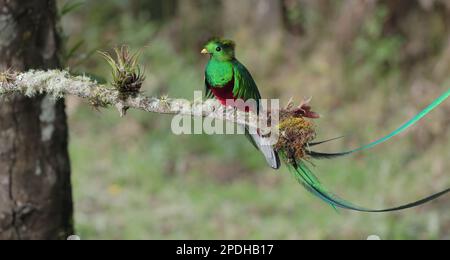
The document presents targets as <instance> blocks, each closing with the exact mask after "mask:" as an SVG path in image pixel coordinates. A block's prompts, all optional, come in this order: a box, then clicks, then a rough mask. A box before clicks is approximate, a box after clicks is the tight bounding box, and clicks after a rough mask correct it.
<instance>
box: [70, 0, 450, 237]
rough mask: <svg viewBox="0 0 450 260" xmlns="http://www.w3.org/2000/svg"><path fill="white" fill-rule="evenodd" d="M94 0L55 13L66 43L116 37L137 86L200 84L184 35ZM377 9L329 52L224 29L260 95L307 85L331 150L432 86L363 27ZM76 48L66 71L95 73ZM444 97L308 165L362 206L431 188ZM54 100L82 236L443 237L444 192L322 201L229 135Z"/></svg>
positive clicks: (198, 60) (379, 124) (438, 159)
mask: <svg viewBox="0 0 450 260" xmlns="http://www.w3.org/2000/svg"><path fill="white" fill-rule="evenodd" d="M119 2H120V3H119ZM108 3H109V4H108V5H103V4H99V3H94V2H89V3H87V4H86V5H87V6H86V7H84V8H85V9H84V12H80V13H76V14H72V15H70V16H68V17H66V18H65V19H64V24H65V25H64V28H65V31H66V32H67V33H68V35H69V40H68V44H69V45H70V44H71V43H75V42H77V40H79V38H83V39H85V40H86V45H85V46H83V51H84V53H88V52H89V50H91V49H98V48H100V49H103V50H108V49H111V48H112V47H115V46H117V45H120V44H122V43H127V44H129V45H131V46H132V47H135V48H143V58H142V59H143V63H144V64H145V66H146V68H147V79H148V80H147V81H146V83H145V84H146V86H145V89H144V91H145V93H146V94H148V95H165V94H168V95H169V96H171V97H185V98H188V99H192V98H193V91H194V90H202V89H203V83H202V82H203V66H204V64H205V63H206V60H205V58H204V57H200V55H198V51H199V49H196V48H195V47H192V46H197V45H198V43H197V42H194V43H193V44H192V46H190V45H189V46H185V47H183V46H181V47H180V46H179V45H178V44H176V43H174V41H175V40H174V38H175V39H176V36H173V35H172V34H171V30H172V29H171V26H170V25H160V24H156V23H153V22H149V21H148V20H145V19H142V18H140V17H133V15H132V14H130V13H129V12H128V11H127V10H128V9H127V5H126V4H123V3H122V1H108ZM382 15H383V10H380V12H377V13H376V14H375V17H374V18H373V19H369V20H368V24H367V26H366V30H363V32H366V33H362V34H361V35H360V37H359V38H358V39H356V40H355V44H356V45H357V47H356V48H355V49H354V50H353V51H352V52H351V53H348V54H346V55H345V56H344V57H343V58H342V57H340V56H338V55H337V53H336V51H335V49H334V48H332V47H330V46H331V45H330V44H331V41H332V39H331V40H330V39H328V40H327V39H326V38H325V39H323V38H321V40H320V43H319V44H317V46H315V49H314V51H312V52H309V53H307V54H305V53H304V51H302V49H301V47H298V46H301V44H300V43H299V44H298V46H297V42H296V41H295V40H293V41H289V42H285V41H283V40H280V39H279V38H271V37H270V36H267V38H266V39H267V41H264V42H262V43H258V45H257V47H255V45H254V44H252V42H251V41H250V40H249V37H250V36H249V35H251V34H250V33H248V34H247V33H245V30H246V28H243V29H242V30H241V31H240V32H238V33H236V34H235V35H232V38H233V39H235V40H237V42H238V48H239V50H238V55H239V57H240V59H241V60H242V61H244V63H245V64H247V65H248V67H249V68H250V69H251V71H252V72H253V74H254V76H255V78H256V79H257V82H258V83H259V86H260V88H261V91H262V92H263V95H264V96H267V97H280V98H281V99H282V101H284V102H286V101H287V100H288V99H289V97H291V96H292V97H295V98H296V100H300V99H302V98H303V97H305V96H313V97H314V100H313V105H314V107H315V109H316V110H317V111H318V112H320V113H321V114H323V115H324V116H323V118H322V119H321V120H319V121H317V124H318V129H319V136H320V137H321V138H328V137H335V136H339V135H342V134H344V135H346V136H347V137H346V139H345V140H344V141H343V142H337V143H335V144H330V145H328V146H326V147H324V148H323V150H330V151H335V150H341V149H345V148H348V147H355V146H357V145H359V144H362V143H367V142H368V141H369V140H373V139H375V138H376V137H379V136H381V135H383V134H386V133H387V132H388V131H389V130H390V129H394V128H395V127H397V126H398V125H399V124H400V123H402V122H404V121H405V120H406V119H408V118H409V117H411V116H412V115H414V113H416V112H417V111H419V109H420V108H421V107H423V106H424V104H427V103H429V102H430V101H431V100H432V99H433V98H435V97H437V95H439V93H440V92H443V91H444V89H446V88H445V87H437V86H436V85H434V84H431V87H432V90H429V89H424V88H423V87H422V86H423V84H417V83H415V82H416V80H415V79H408V75H410V74H408V73H409V72H404V71H402V69H401V62H399V61H398V60H397V57H396V53H397V52H399V48H401V47H400V43H399V42H401V41H403V40H402V39H400V38H399V37H397V36H395V37H393V38H392V37H391V38H389V37H388V38H385V37H384V36H383V35H381V34H380V33H379V32H378V31H377V30H379V28H378V29H377V28H374V27H376V26H377V24H378V23H381V22H382V19H381V18H380V17H382ZM111 16H114V18H115V19H114V21H113V22H111V21H109V19H108V17H111ZM380 19H381V20H380ZM367 32H368V33H367ZM199 34H200V33H199ZM325 34H326V33H325ZM315 37H317V36H315ZM282 39H283V38H282ZM186 41H187V40H186ZM405 41H406V40H405ZM144 46H146V47H144ZM200 47H201V46H198V48H200ZM287 47H288V48H287ZM255 48H256V49H255ZM307 48H310V46H307ZM374 50H377V52H373V51H374ZM82 56H83V55H80V56H79V57H77V58H79V59H82V60H83V62H82V63H81V65H77V66H76V67H73V68H72V70H74V71H77V72H81V73H82V72H90V73H94V74H97V75H101V76H105V75H108V73H109V72H108V70H107V64H105V63H104V62H102V61H101V58H100V57H99V56H95V55H93V56H89V57H87V59H83V57H82ZM69 64H70V63H69ZM386 66H387V67H386ZM416 67H417V70H423V71H425V72H426V71H427V69H428V67H427V64H424V65H423V67H421V66H416ZM405 75H406V76H405ZM448 80H449V78H448V76H446V77H444V78H434V79H432V81H433V82H434V83H435V84H437V83H444V82H449V81H448ZM416 85H419V86H420V87H414V86H416ZM410 86H411V87H410ZM443 86H445V85H443ZM446 86H448V84H447V85H446ZM409 89H412V90H409ZM416 92H417V93H419V95H417V94H416ZM448 107H449V106H448V104H445V105H444V108H441V109H439V110H438V111H435V112H433V113H432V114H430V116H429V117H427V119H426V120H425V121H423V122H421V123H420V124H419V125H418V126H416V127H414V128H413V129H412V130H410V131H408V133H407V134H405V135H402V136H401V137H399V138H395V139H394V140H392V141H391V142H390V143H389V144H386V145H382V146H380V147H378V148H376V149H374V150H372V151H370V152H365V153H364V154H361V155H357V156H354V157H350V158H344V159H339V160H333V161H320V162H317V167H315V168H314V170H315V171H316V172H317V173H318V176H319V177H320V178H321V179H322V180H323V182H324V184H326V186H327V187H329V189H330V190H332V191H334V192H335V193H337V194H339V195H340V196H341V197H343V198H345V199H346V200H349V201H351V202H354V203H355V204H358V205H362V206H365V207H370V208H383V207H391V206H395V205H399V204H404V203H407V202H410V201H412V200H417V199H419V198H422V197H424V196H427V195H430V194H431V193H434V192H437V191H440V190H442V189H444V188H446V187H448V186H449V185H450V179H449V178H448V177H449V176H448V169H449V168H450V162H449V161H448V160H447V158H450V149H448V147H449V145H450V133H449V131H448V129H449V128H448V121H446V120H448V113H446V111H449V110H448ZM68 112H69V121H70V122H69V123H70V129H71V132H70V136H71V142H70V155H71V159H72V167H73V177H72V180H73V186H74V197H75V198H74V201H75V209H76V216H75V223H76V229H77V233H78V234H79V235H80V236H81V237H82V238H83V239H365V238H367V237H368V236H369V235H373V234H375V235H378V236H380V237H382V238H383V239H438V238H440V239H450V214H449V213H450V207H449V206H448V205H449V202H450V200H449V199H448V198H443V199H441V200H439V201H436V202H434V203H431V204H429V205H426V206H423V207H420V208H418V209H413V210H408V211H404V212H399V213H392V214H362V213H355V212H348V211H340V212H336V211H334V210H333V209H331V208H330V207H328V206H327V205H325V204H324V203H322V202H321V201H319V200H317V199H315V198H313V197H312V196H311V195H309V194H308V193H307V192H306V191H305V190H304V189H303V187H301V186H300V185H299V184H297V183H296V182H295V180H294V179H293V178H292V177H291V176H290V175H289V174H288V172H287V170H286V169H282V170H281V171H279V172H274V171H272V170H271V169H268V168H267V167H266V165H265V163H264V160H263V158H261V156H260V155H259V153H258V152H256V151H255V150H254V148H253V147H252V146H251V145H250V144H249V143H247V142H246V141H245V138H243V137H241V136H206V135H199V136H174V135H172V134H171V133H170V131H169V129H170V120H171V118H170V117H166V116H161V115H152V114H148V113H143V112H138V111H132V112H130V114H129V116H128V117H126V118H124V119H120V118H119V117H118V113H117V112H116V111H112V110H111V111H109V110H108V111H107V110H102V111H101V112H98V111H96V110H94V109H92V108H90V107H89V106H87V104H85V103H84V102H83V101H81V100H78V99H74V98H69V99H68ZM418 133H421V134H418ZM424 136H425V137H424Z"/></svg>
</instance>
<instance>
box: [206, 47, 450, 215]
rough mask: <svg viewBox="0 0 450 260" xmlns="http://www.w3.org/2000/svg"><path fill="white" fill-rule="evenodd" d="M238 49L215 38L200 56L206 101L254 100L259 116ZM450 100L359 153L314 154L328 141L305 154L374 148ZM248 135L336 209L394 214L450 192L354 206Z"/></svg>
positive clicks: (300, 162)
mask: <svg viewBox="0 0 450 260" xmlns="http://www.w3.org/2000/svg"><path fill="white" fill-rule="evenodd" d="M235 47H236V46H235V43H234V42H233V41H231V40H224V39H219V38H214V39H212V40H210V41H208V42H207V43H206V45H205V46H204V49H203V50H202V52H201V53H202V54H209V55H210V60H209V62H208V64H207V66H206V71H205V85H206V97H207V98H211V97H215V98H216V99H217V100H218V101H219V102H220V103H222V104H223V105H225V104H226V101H227V100H236V99H242V100H244V101H246V100H249V99H253V100H255V101H256V102H257V108H256V111H252V112H256V113H259V101H260V99H261V95H260V92H259V90H258V87H257V86H256V83H255V81H254V80H253V77H252V76H251V74H250V72H249V71H248V70H247V69H246V68H245V66H244V65H242V64H241V63H240V62H239V61H238V60H237V59H236V56H235ZM449 96H450V89H448V90H447V91H446V92H445V93H444V94H443V95H442V96H441V97H439V98H438V99H437V100H435V101H434V102H433V103H432V104H431V105H430V106H428V107H427V108H425V109H424V110H423V111H422V112H420V113H419V114H418V115H417V116H415V117H414V118H413V119H411V120H409V121H408V122H406V123H405V124H403V125H402V126H401V127H400V128H398V129H396V130H395V131H393V132H392V133H391V134H389V135H387V136H386V137H383V138H381V139H379V140H377V141H375V142H372V143H370V144H368V145H365V146H362V147H360V148H358V149H354V150H351V151H348V152H342V153H320V152H314V151H312V150H311V147H313V146H317V145H320V144H323V143H325V142H328V141H331V140H328V141H324V142H316V143H312V142H310V143H307V144H306V145H305V147H304V153H305V155H307V156H308V157H309V158H311V159H331V158H336V157H340V156H345V155H350V154H353V153H355V152H360V151H364V150H367V149H370V148H373V147H375V146H377V145H379V144H381V143H384V142H386V141H388V140H389V139H391V138H392V137H394V136H396V135H398V134H400V133H402V132H404V131H405V130H406V129H408V128H409V127H411V126H412V125H414V124H415V123H417V122H418V121H419V120H420V119H422V118H423V117H424V116H426V115H427V114H428V113H429V112H431V111H432V110H433V109H435V108H436V107H437V106H439V105H440V104H441V103H442V102H444V101H445V100H446V99H447V98H448V97H449ZM303 117H306V118H316V117H317V115H316V114H315V113H313V112H311V111H310V107H309V106H306V107H305V110H303ZM246 135H247V137H249V139H250V141H251V142H252V143H253V144H254V145H255V146H256V147H257V148H258V149H259V150H260V151H261V152H262V153H263V154H264V156H265V158H266V160H267V162H268V163H269V165H270V166H271V167H272V168H274V169H279V168H280V160H279V158H280V157H281V158H283V160H284V161H285V163H286V165H287V167H288V168H289V170H290V171H291V172H292V173H293V175H294V176H295V178H296V179H297V181H298V182H299V183H301V184H302V185H303V186H304V187H305V188H306V189H307V190H308V191H309V192H311V193H312V194H314V195H315V196H317V197H319V198H320V199H322V200H323V201H325V202H327V203H328V204H330V205H331V206H332V207H334V208H343V209H349V210H355V211H361V212H391V211H398V210H404V209H408V208H413V207H417V206H419V205H422V204H425V203H427V202H430V201H432V200H434V199H436V198H438V197H441V196H443V195H445V194H447V193H448V192H450V189H447V190H444V191H442V192H440V193H437V194H434V195H432V196H430V197H427V198H425V199H422V200H419V201H416V202H413V203H410V204H407V205H404V206H400V207H395V208H390V209H383V210H371V209H367V208H363V207H359V206H355V205H353V204H352V203H350V202H347V201H345V200H343V199H341V198H339V197H338V196H336V195H334V194H333V193H331V192H329V191H328V190H327V189H326V188H325V187H324V186H323V185H322V184H321V183H320V181H319V179H318V178H317V177H316V176H315V174H314V173H313V172H312V171H311V170H310V168H309V167H308V166H307V164H306V161H305V160H304V158H295V157H292V156H290V155H289V152H288V151H286V150H284V149H278V150H276V149H275V147H273V146H268V145H264V144H261V143H264V142H261V141H262V139H263V138H262V137H260V135H258V134H250V132H249V131H246ZM333 140H334V139H333Z"/></svg>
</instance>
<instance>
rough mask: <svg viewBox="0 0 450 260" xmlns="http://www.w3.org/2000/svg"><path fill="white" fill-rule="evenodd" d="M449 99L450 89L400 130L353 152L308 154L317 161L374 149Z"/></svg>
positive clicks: (309, 152) (312, 152) (311, 152)
mask: <svg viewBox="0 0 450 260" xmlns="http://www.w3.org/2000/svg"><path fill="white" fill-rule="evenodd" d="M449 97H450V88H449V89H448V90H447V91H446V92H445V93H444V94H443V95H442V96H440V97H439V98H438V99H436V100H435V101H434V102H433V103H432V104H431V105H429V106H428V107H427V108H425V109H424V110H422V112H420V113H419V114H418V115H416V116H415V117H413V118H412V119H411V120H409V121H408V122H406V123H405V124H403V125H402V126H400V127H399V128H398V129H396V130H395V131H393V132H392V133H390V134H388V135H387V136H385V137H383V138H381V139H378V140H376V141H374V142H372V143H370V144H367V145H364V146H361V147H359V148H357V149H354V150H351V151H347V152H341V153H321V152H314V151H308V154H309V155H310V156H312V157H313V158H316V159H331V158H336V157H341V156H346V155H350V154H353V153H356V152H361V151H365V150H368V149H371V148H373V147H375V146H377V145H379V144H382V143H384V142H386V141H388V140H389V139H391V138H393V137H395V136H397V135H399V134H401V133H403V132H404V131H406V130H407V129H408V128H410V127H411V126H413V125H414V124H416V123H417V122H418V121H420V120H421V119H422V118H424V117H425V116H426V115H427V114H429V113H430V112H431V111H433V110H434V109H435V108H436V107H438V106H439V105H440V104H442V103H443V102H444V101H445V100H446V99H447V98H449Z"/></svg>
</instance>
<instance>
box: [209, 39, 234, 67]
mask: <svg viewBox="0 0 450 260" xmlns="http://www.w3.org/2000/svg"><path fill="white" fill-rule="evenodd" d="M235 48H236V44H235V43H234V42H233V41H231V40H225V39H218V38H214V39H212V40H209V41H208V42H207V43H206V45H205V47H204V49H203V50H202V52H201V53H202V54H209V55H210V56H211V59H215V60H219V61H230V60H232V59H234V50H235Z"/></svg>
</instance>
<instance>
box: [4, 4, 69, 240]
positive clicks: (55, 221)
mask: <svg viewBox="0 0 450 260" xmlns="http://www.w3.org/2000/svg"><path fill="white" fill-rule="evenodd" d="M56 21H57V9H56V3H55V1H54V0H32V1H23V0H0V70H5V69H7V68H13V69H14V70H28V69H33V68H41V69H47V68H57V67H59V65H60V64H59V59H58V52H59V48H60V39H59V37H58V31H57V27H56ZM64 109H65V107H64V102H63V101H58V102H55V101H53V100H52V99H51V98H50V97H47V96H40V97H37V98H33V99H30V98H26V97H23V96H13V97H8V98H7V99H1V100H0V239H65V238H67V236H68V235H70V234H72V233H73V226H72V222H73V221H72V213H73V209H72V191H71V183H70V163H69V157H68V152H67V140H68V134H67V123H66V115H65V111H64Z"/></svg>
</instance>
